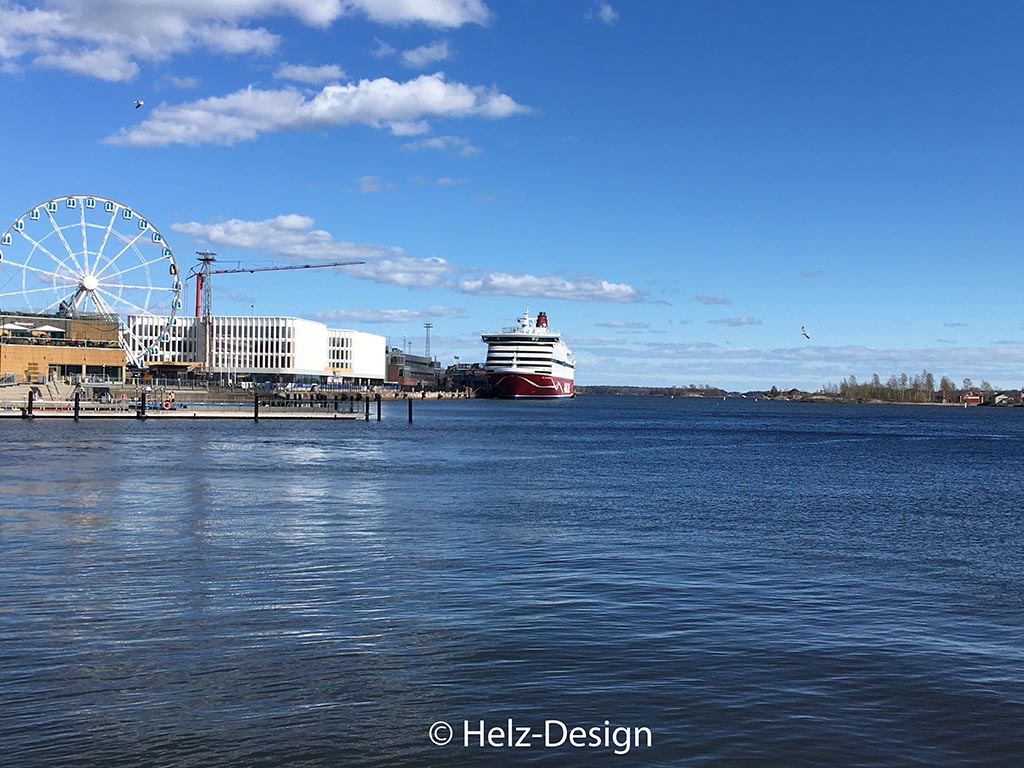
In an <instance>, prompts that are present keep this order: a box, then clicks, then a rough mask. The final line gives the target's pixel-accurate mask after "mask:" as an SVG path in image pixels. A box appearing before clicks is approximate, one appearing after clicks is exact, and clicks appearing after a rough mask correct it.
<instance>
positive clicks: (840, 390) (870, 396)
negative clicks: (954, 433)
mask: <svg viewBox="0 0 1024 768" xmlns="http://www.w3.org/2000/svg"><path fill="white" fill-rule="evenodd" d="M968 390H975V391H978V392H980V393H981V394H983V395H985V396H986V397H988V396H989V395H991V394H992V392H993V391H994V390H993V389H992V385H991V384H989V383H988V382H987V381H983V382H981V384H980V385H978V386H975V384H974V382H973V381H971V380H970V379H964V380H963V387H962V389H958V388H957V385H956V384H955V383H954V382H953V380H952V379H950V378H949V377H948V376H943V377H942V378H941V379H939V384H938V387H936V386H935V376H933V375H932V374H931V373H929V372H928V371H922V372H921V373H916V374H914V375H913V376H908V375H907V374H905V373H901V374H900V375H899V376H896V375H893V376H890V377H889V380H888V381H886V382H885V383H884V384H883V383H882V380H881V379H880V378H879V377H878V374H877V373H876V374H873V375H872V376H871V380H870V381H866V382H864V383H863V384H862V383H860V382H858V381H857V377H856V376H853V375H850V376H849V377H848V378H845V379H843V380H842V381H841V382H840V383H839V385H838V386H836V385H835V384H827V385H826V386H825V387H824V392H825V393H826V394H830V395H837V396H839V397H841V398H844V399H847V400H882V401H884V402H888V403H943V402H945V403H952V402H955V401H956V399H957V395H959V393H960V392H966V391H968Z"/></svg>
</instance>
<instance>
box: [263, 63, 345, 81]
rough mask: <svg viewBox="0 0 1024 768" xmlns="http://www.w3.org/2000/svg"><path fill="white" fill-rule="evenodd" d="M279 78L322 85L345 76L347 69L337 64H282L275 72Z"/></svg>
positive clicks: (275, 76) (276, 77)
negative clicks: (312, 65) (316, 65)
mask: <svg viewBox="0 0 1024 768" xmlns="http://www.w3.org/2000/svg"><path fill="white" fill-rule="evenodd" d="M274 78H275V79H277V80H293V81H294V82H296V83H309V84H311V85H320V84H321V83H330V82H336V81H338V80H342V79H344V78H345V71H344V70H343V69H342V68H341V67H339V66H338V65H337V64H324V65H323V66H320V67H307V66H305V65H303V64H282V65H281V66H279V67H278V68H277V71H276V72H274Z"/></svg>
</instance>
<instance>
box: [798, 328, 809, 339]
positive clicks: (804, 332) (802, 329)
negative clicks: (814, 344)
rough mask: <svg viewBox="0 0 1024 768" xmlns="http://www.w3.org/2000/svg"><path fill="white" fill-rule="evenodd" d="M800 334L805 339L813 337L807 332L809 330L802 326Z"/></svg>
mask: <svg viewBox="0 0 1024 768" xmlns="http://www.w3.org/2000/svg"><path fill="white" fill-rule="evenodd" d="M800 333H802V334H803V335H804V338H805V339H809V338H811V335H810V334H809V333H808V332H807V329H806V328H804V327H803V326H802V325H801V326H800Z"/></svg>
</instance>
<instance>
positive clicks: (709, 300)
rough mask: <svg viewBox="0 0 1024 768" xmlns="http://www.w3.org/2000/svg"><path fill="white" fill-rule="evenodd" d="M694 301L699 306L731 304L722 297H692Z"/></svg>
mask: <svg viewBox="0 0 1024 768" xmlns="http://www.w3.org/2000/svg"><path fill="white" fill-rule="evenodd" d="M693 298H694V301H698V302H700V303H701V304H731V303H732V302H731V301H729V300H728V299H726V298H724V297H722V296H694V297H693Z"/></svg>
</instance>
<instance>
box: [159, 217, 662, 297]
mask: <svg viewBox="0 0 1024 768" xmlns="http://www.w3.org/2000/svg"><path fill="white" fill-rule="evenodd" d="M314 223H315V222H314V221H313V219H311V218H310V217H308V216H302V215H300V214H286V215H282V216H277V217H275V218H273V219H266V220H263V221H245V220H241V219H229V220H227V221H219V222H213V223H208V224H203V223H200V222H183V223H178V224H173V225H172V226H171V229H172V230H173V231H175V232H179V233H181V234H183V235H188V236H189V237H191V238H193V239H194V240H195V241H196V242H197V243H198V244H201V245H204V246H210V247H220V248H244V249H249V250H253V251H260V252H263V253H266V254H268V255H270V256H275V257H278V258H281V259H282V260H285V261H289V262H294V263H303V264H305V263H314V262H318V261H349V260H362V261H366V262H367V263H366V264H362V265H357V266H349V267H343V268H341V269H343V270H344V274H345V275H346V276H349V277H353V278H356V279H361V280H370V281H373V282H375V283H380V284H385V285H398V286H403V287H406V288H410V289H426V288H447V289H449V290H454V291H458V292H461V293H467V294H472V295H484V296H525V297H531V298H551V299H566V300H570V301H603V302H616V303H630V302H643V301H646V294H644V293H642V292H640V291H637V290H636V289H635V288H633V287H632V286H630V285H627V284H625V283H612V282H609V281H607V280H602V279H600V278H597V277H593V276H589V275H586V276H580V277H575V278H573V279H572V280H567V279H565V278H563V277H560V276H558V275H530V274H510V273H503V272H491V273H485V274H474V275H472V276H462V277H460V276H459V273H466V272H467V270H464V269H460V268H458V267H456V266H455V265H453V264H450V263H449V262H447V261H445V260H444V259H441V258H436V257H433V258H419V257H416V256H412V255H410V254H409V253H407V252H406V251H404V250H403V249H401V248H397V247H393V246H381V245H372V244H367V243H352V242H346V241H343V240H335V239H334V237H333V236H332V235H331V233H330V232H327V231H326V230H323V229H315V228H314Z"/></svg>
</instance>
